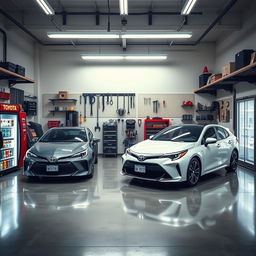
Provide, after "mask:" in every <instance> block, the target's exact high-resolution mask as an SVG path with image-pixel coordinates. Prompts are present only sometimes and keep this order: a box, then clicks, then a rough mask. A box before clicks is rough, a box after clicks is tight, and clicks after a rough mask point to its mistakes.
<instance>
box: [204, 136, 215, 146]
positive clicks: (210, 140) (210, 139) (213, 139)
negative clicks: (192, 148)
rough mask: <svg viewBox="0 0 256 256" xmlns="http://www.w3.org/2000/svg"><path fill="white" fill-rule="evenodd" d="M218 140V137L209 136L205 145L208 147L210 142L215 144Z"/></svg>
mask: <svg viewBox="0 0 256 256" xmlns="http://www.w3.org/2000/svg"><path fill="white" fill-rule="evenodd" d="M216 142H217V139H216V138H207V139H206V140H205V143H204V145H205V146H206V147H207V145H209V144H214V143H216Z"/></svg>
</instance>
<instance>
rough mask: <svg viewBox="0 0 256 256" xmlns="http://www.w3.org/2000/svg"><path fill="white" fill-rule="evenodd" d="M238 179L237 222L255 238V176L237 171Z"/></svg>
mask: <svg viewBox="0 0 256 256" xmlns="http://www.w3.org/2000/svg"><path fill="white" fill-rule="evenodd" d="M238 178H239V195H238V206H237V217H238V221H239V223H240V225H241V226H243V227H244V228H245V230H246V231H248V233H249V234H250V235H252V236H255V225H256V223H255V175H253V174H252V173H250V172H244V171H238Z"/></svg>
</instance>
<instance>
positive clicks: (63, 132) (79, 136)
mask: <svg viewBox="0 0 256 256" xmlns="http://www.w3.org/2000/svg"><path fill="white" fill-rule="evenodd" d="M40 142H87V134H86V132H85V130H80V129H52V130H50V131H49V132H47V133H46V134H45V135H44V136H43V137H42V139H41V140H40Z"/></svg>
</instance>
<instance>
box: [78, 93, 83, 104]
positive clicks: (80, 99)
mask: <svg viewBox="0 0 256 256" xmlns="http://www.w3.org/2000/svg"><path fill="white" fill-rule="evenodd" d="M82 97H83V96H82V95H80V97H79V103H80V105H82Z"/></svg>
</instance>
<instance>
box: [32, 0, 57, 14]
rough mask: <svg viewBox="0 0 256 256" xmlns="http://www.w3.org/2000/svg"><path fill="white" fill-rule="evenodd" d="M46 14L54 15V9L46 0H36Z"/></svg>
mask: <svg viewBox="0 0 256 256" xmlns="http://www.w3.org/2000/svg"><path fill="white" fill-rule="evenodd" d="M36 1H37V3H38V4H39V6H40V7H41V8H42V9H43V11H44V12H45V14H46V15H54V10H53V8H52V7H51V5H50V4H49V3H48V2H47V0H36Z"/></svg>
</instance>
